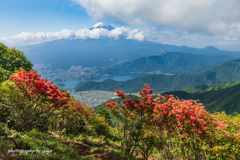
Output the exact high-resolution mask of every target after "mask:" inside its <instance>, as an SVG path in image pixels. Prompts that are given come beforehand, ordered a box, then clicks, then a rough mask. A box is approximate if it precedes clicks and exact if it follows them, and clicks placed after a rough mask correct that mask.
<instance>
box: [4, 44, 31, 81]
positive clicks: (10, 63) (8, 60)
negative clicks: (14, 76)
mask: <svg viewBox="0 0 240 160" xmlns="http://www.w3.org/2000/svg"><path fill="white" fill-rule="evenodd" d="M32 66H33V65H32V63H31V61H30V60H28V59H27V58H26V57H25V55H24V53H23V52H22V51H19V50H16V49H15V48H8V47H7V46H5V45H4V44H2V43H0V75H1V79H0V81H4V80H7V79H8V78H9V77H10V75H11V73H13V72H14V71H15V70H17V69H20V68H23V69H25V70H26V71H30V70H31V69H32Z"/></svg>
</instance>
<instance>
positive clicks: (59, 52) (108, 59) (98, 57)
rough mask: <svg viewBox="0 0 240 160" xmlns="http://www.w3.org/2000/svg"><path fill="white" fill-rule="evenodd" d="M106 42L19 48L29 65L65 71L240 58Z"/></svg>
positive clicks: (145, 43)
mask: <svg viewBox="0 0 240 160" xmlns="http://www.w3.org/2000/svg"><path fill="white" fill-rule="evenodd" d="M99 29H102V30H105V31H106V32H108V31H113V30H114V28H113V27H112V26H110V25H107V24H103V23H99V24H96V25H94V26H93V27H91V28H88V29H87V30H89V31H94V30H96V32H97V31H99ZM119 37H120V38H118V39H115V38H107V37H106V36H102V37H98V39H97V38H87V39H80V38H79V39H76V38H74V37H72V38H71V39H60V40H55V41H50V42H45V43H40V44H34V45H27V46H21V47H18V48H17V49H20V50H22V51H24V53H25V55H26V57H27V58H28V59H30V60H31V61H32V63H33V64H36V63H44V64H51V65H55V66H56V68H62V69H66V70H67V69H69V68H70V67H71V65H82V66H84V67H93V66H95V67H98V68H101V67H103V66H105V67H107V66H109V65H114V64H116V63H119V62H125V61H131V60H135V59H138V58H141V57H144V56H145V57H146V56H155V55H160V54H162V53H166V52H182V53H192V54H205V55H227V56H231V57H234V58H240V52H237V51H224V50H219V49H217V48H215V47H212V46H208V47H205V48H202V49H199V48H192V47H187V46H174V45H168V44H161V43H155V42H150V41H137V40H134V39H128V38H127V37H124V36H119Z"/></svg>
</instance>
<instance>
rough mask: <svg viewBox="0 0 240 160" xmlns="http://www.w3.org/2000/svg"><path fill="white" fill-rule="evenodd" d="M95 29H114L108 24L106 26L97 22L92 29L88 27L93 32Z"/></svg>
mask: <svg viewBox="0 0 240 160" xmlns="http://www.w3.org/2000/svg"><path fill="white" fill-rule="evenodd" d="M95 28H104V29H107V30H109V31H110V30H112V29H114V28H113V27H112V26H110V25H109V24H106V23H103V22H99V23H96V24H95V25H93V26H92V27H90V28H89V29H90V30H93V29H95Z"/></svg>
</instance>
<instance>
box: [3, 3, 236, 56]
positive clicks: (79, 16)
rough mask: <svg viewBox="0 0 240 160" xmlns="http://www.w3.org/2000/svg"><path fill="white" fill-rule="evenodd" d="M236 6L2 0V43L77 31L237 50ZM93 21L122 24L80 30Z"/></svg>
mask: <svg viewBox="0 0 240 160" xmlns="http://www.w3.org/2000/svg"><path fill="white" fill-rule="evenodd" d="M239 8H240V1H239V0H228V1H226V0H201V1H199V0H151V2H150V1H148V0H131V1H129V0H121V1H119V0H0V15H1V25H0V42H2V43H4V44H7V45H9V46H19V45H28V44H32V43H42V42H45V41H51V40H55V39H61V38H69V37H71V36H72V35H76V34H77V35H79V36H78V37H80V38H81V37H84V38H91V37H93V38H98V37H99V35H107V36H109V35H110V36H111V37H114V36H115V37H116V36H119V35H120V34H125V35H127V37H128V38H132V39H136V40H149V41H153V42H158V43H166V44H173V45H179V46H180V45H187V46H191V47H198V48H203V47H206V46H210V45H211V46H215V47H217V48H219V49H228V50H238V51H240V9H239ZM97 22H105V23H108V24H110V25H112V26H113V27H115V28H118V27H120V28H118V30H116V31H114V32H111V33H106V32H105V31H99V33H92V32H88V31H86V30H82V29H84V28H89V27H90V26H92V25H94V24H95V23H97ZM122 26H123V28H121V27H122ZM83 34H84V36H83ZM93 34H94V35H93ZM95 34H97V35H95Z"/></svg>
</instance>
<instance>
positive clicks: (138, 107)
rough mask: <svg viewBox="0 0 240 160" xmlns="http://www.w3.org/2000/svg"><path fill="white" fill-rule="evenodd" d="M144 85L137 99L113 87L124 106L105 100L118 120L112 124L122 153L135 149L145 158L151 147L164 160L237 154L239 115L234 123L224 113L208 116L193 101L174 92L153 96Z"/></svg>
mask: <svg viewBox="0 0 240 160" xmlns="http://www.w3.org/2000/svg"><path fill="white" fill-rule="evenodd" d="M145 86H146V87H147V88H146V89H142V92H139V94H140V95H142V98H140V100H138V99H127V98H126V96H127V95H125V94H124V93H123V92H122V91H118V90H115V92H116V93H117V96H120V97H122V103H123V106H120V105H119V104H118V103H116V102H113V101H112V102H109V103H106V105H107V106H108V107H109V109H110V113H111V114H112V115H113V116H115V118H116V119H118V120H119V121H117V122H115V123H116V128H117V132H118V135H119V136H120V137H121V141H122V148H123V150H125V152H127V151H128V153H130V151H134V149H137V150H139V151H140V152H141V154H142V155H143V156H144V159H147V157H148V156H149V155H150V154H151V150H152V149H153V148H155V149H157V150H158V152H159V153H160V155H161V157H162V158H166V159H180V158H184V159H228V158H229V157H231V158H233V159H234V158H236V157H240V150H239V148H240V146H239V145H238V144H239V143H240V132H239V130H238V129H240V125H239V122H240V120H239V119H240V118H239V117H240V116H239V117H238V118H237V119H236V117H235V120H238V121H237V122H235V123H233V122H234V121H233V120H231V121H230V119H231V118H229V117H228V116H226V115H224V114H215V115H210V114H209V113H208V112H207V111H206V110H205V109H204V106H203V105H202V104H201V103H197V101H195V100H180V99H176V98H175V97H174V96H173V95H166V96H161V95H158V98H155V99H152V96H151V95H148V94H150V93H152V92H153V90H151V89H149V85H148V84H145ZM220 115H221V116H220ZM220 117H221V118H220ZM120 121H121V122H122V123H120ZM237 128H238V129H237ZM233 130H234V132H233ZM238 146H239V148H238Z"/></svg>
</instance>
